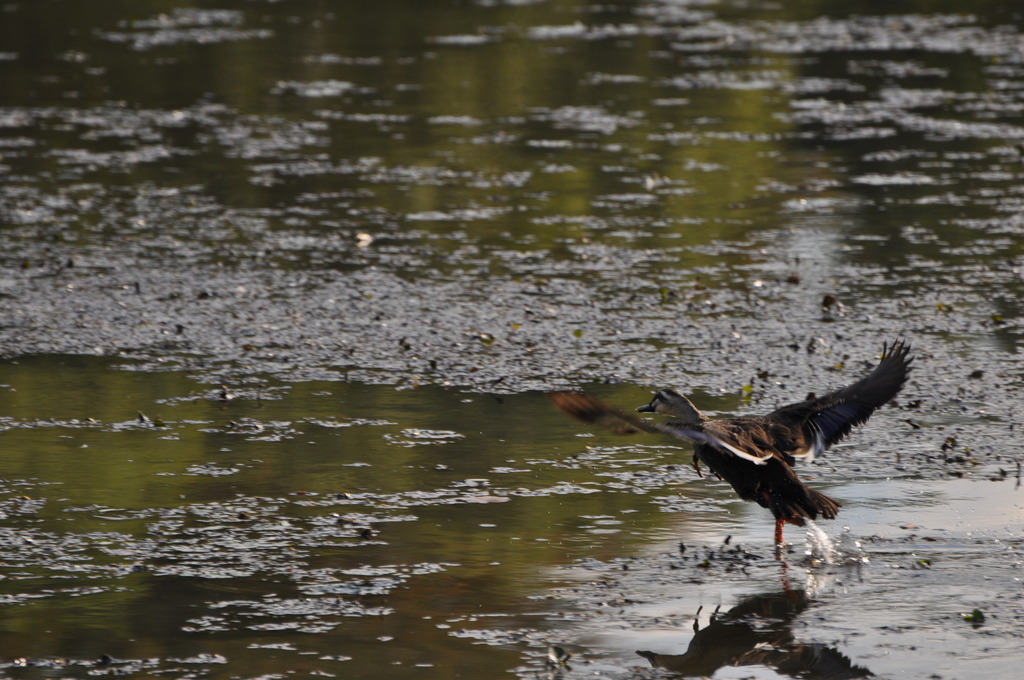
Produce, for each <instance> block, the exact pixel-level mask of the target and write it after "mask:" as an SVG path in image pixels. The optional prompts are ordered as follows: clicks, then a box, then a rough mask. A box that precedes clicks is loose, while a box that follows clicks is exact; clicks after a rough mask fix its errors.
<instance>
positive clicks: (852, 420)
mask: <svg viewBox="0 0 1024 680" xmlns="http://www.w3.org/2000/svg"><path fill="white" fill-rule="evenodd" d="M912 361H913V357H912V356H910V345H908V344H907V343H906V342H905V341H904V340H897V341H895V342H893V343H892V345H889V346H886V345H883V346H882V360H881V361H880V362H879V364H878V366H876V367H875V370H873V371H871V373H869V374H867V375H866V376H864V377H863V378H861V379H860V380H858V381H857V382H855V383H853V384H852V385H849V386H848V387H844V388H842V389H839V390H835V391H834V392H829V393H828V394H826V395H824V396H821V397H818V398H816V399H809V400H807V401H802V402H799V403H797V404H790V405H789V406H783V407H782V408H780V409H778V410H776V411H774V412H772V413H770V414H769V415H768V416H766V417H765V419H766V420H768V421H773V422H777V423H780V424H784V425H788V426H791V427H796V428H800V429H802V430H803V433H804V435H805V436H806V437H807V441H808V445H807V447H806V448H805V449H804V450H802V451H798V452H791V454H792V455H795V456H797V457H804V458H805V459H811V458H813V457H814V456H815V455H817V454H819V453H821V452H822V451H824V450H825V449H827V448H828V447H830V446H832V445H833V444H835V443H836V442H838V441H840V440H841V439H842V438H843V437H845V436H846V435H848V434H849V433H850V430H852V429H853V428H854V427H856V426H857V425H861V424H862V423H864V422H865V421H867V419H868V418H870V417H871V414H872V413H874V412H875V410H876V409H878V408H879V407H881V406H883V405H885V404H886V403H888V402H889V401H890V400H892V399H893V397H895V396H896V395H897V394H898V393H899V391H900V389H901V388H902V387H903V384H904V383H905V382H906V381H907V376H908V375H909V373H910V364H911V362H912Z"/></svg>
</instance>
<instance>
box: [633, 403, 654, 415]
mask: <svg viewBox="0 0 1024 680" xmlns="http://www.w3.org/2000/svg"><path fill="white" fill-rule="evenodd" d="M636 410H637V412H639V413H654V412H655V411H654V406H652V405H651V404H644V405H643V406H638V407H637V409H636Z"/></svg>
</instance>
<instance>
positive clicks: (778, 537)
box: [775, 519, 786, 548]
mask: <svg viewBox="0 0 1024 680" xmlns="http://www.w3.org/2000/svg"><path fill="white" fill-rule="evenodd" d="M785 523H786V520H784V519H777V520H775V547H776V548H779V547H781V546H782V526H783V525H784V524H785Z"/></svg>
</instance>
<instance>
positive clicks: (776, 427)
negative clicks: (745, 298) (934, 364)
mask: <svg viewBox="0 0 1024 680" xmlns="http://www.w3.org/2000/svg"><path fill="white" fill-rule="evenodd" d="M911 361H912V357H911V356H910V346H909V345H907V344H906V343H905V342H903V341H897V342H894V343H893V344H892V345H891V346H889V347H884V348H883V356H882V360H881V362H879V364H878V366H877V367H876V368H875V369H874V370H873V371H872V372H871V373H869V374H868V375H867V376H865V377H864V378H862V379H860V380H859V381H857V382H855V383H854V384H852V385H850V386H848V387H844V388H842V389H839V390H835V391H833V392H829V393H828V394H826V395H824V396H821V397H813V398H810V399H807V400H806V401H801V402H798V403H795V404H790V405H789V406H783V407H782V408H780V409H777V410H775V411H773V412H771V413H769V414H768V415H765V416H751V417H739V418H724V419H721V420H711V419H710V418H707V417H706V416H705V415H704V414H702V413H701V412H700V411H698V410H697V408H696V407H694V405H693V404H692V403H691V402H690V400H689V399H687V398H686V397H684V396H682V395H681V394H679V393H678V392H676V391H674V390H670V389H663V390H658V391H657V392H656V393H655V395H654V398H653V399H652V400H651V402H650V403H649V404H647V405H646V406H641V407H640V408H638V409H637V410H638V411H641V412H647V413H661V414H664V415H668V416H671V417H672V418H673V419H674V420H672V421H670V422H666V423H661V422H656V421H651V420H645V419H642V418H637V417H636V416H633V415H630V414H627V413H624V412H622V411H619V410H617V409H614V408H612V407H610V406H608V405H606V404H604V403H602V402H600V401H598V400H596V399H594V398H593V397H590V396H588V395H585V394H582V393H579V392H554V393H552V394H550V395H549V396H550V398H551V400H552V401H553V402H554V403H555V404H556V405H557V406H558V407H559V408H560V409H562V410H563V411H565V412H566V413H568V414H569V415H571V416H573V417H575V418H577V419H579V420H582V421H583V422H586V423H592V424H597V425H603V426H605V427H609V428H611V429H613V430H615V431H618V432H635V431H638V430H639V431H644V432H655V433H663V434H669V435H672V436H674V437H678V438H680V439H685V440H687V441H690V442H692V443H693V445H694V463H695V465H696V466H697V470H698V472H699V470H700V464H701V463H703V464H704V465H706V466H707V467H708V469H710V470H711V471H712V472H713V473H714V474H715V475H717V476H718V477H719V478H721V479H723V480H725V481H726V482H728V483H729V484H730V485H731V486H732V488H733V489H734V490H735V491H736V493H737V494H739V496H740V498H742V499H743V500H746V501H752V502H754V503H757V504H758V505H760V506H762V507H764V508H767V509H769V510H771V512H772V514H773V515H774V516H775V520H776V530H775V540H776V543H781V542H782V525H783V523H786V522H788V523H790V524H795V525H797V526H803V525H804V524H805V522H806V520H807V519H817V518H818V517H823V518H825V519H833V518H834V517H835V516H836V513H837V512H838V511H839V503H837V502H836V501H835V500H833V499H831V498H829V497H828V496H826V495H825V494H822V493H819V492H817V491H814V490H813V489H809V488H807V486H806V485H805V484H804V483H803V482H802V481H800V479H799V478H797V476H796V473H795V472H794V471H793V468H792V465H793V464H794V462H795V461H796V460H797V459H803V460H806V461H810V460H812V459H813V458H814V457H815V456H816V455H818V454H819V453H821V452H823V451H825V450H826V449H828V448H829V447H830V446H831V445H832V444H835V443H836V442H838V441H839V440H841V439H842V438H843V437H845V436H846V435H848V434H849V433H850V431H851V430H852V429H853V428H854V427H855V426H857V425H860V424H862V423H864V422H865V421H867V419H868V418H869V417H870V416H871V414H872V413H874V411H875V410H876V409H878V408H879V407H881V406H883V405H884V404H886V403H887V402H889V401H890V400H892V398H893V397H895V396H896V394H897V393H898V392H899V391H900V389H901V388H902V387H903V384H904V383H905V382H906V380H907V375H908V373H909V371H910V363H911Z"/></svg>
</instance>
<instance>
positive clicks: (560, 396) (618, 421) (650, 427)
mask: <svg viewBox="0 0 1024 680" xmlns="http://www.w3.org/2000/svg"><path fill="white" fill-rule="evenodd" d="M548 398H549V399H551V401H552V402H554V404H555V406H557V407H558V408H559V409H561V410H562V411H564V412H565V413H567V414H569V415H570V416H572V417H573V418H576V419H577V420H581V421H583V422H584V423H589V424H591V425H600V426H602V427H607V428H608V429H610V430H612V431H613V432H617V433H619V434H633V433H634V432H649V433H652V434H667V435H670V436H672V437H676V438H677V439H685V440H687V441H689V442H693V443H696V444H708V445H711V446H714V447H716V448H719V449H721V450H722V451H725V452H727V453H732V454H734V455H736V456H739V457H740V458H744V459H746V460H749V461H750V462H752V463H755V464H757V465H764V464H765V462H766V461H767V460H768V459H769V458H771V457H772V454H771V453H767V454H765V453H763V452H760V451H756V450H755V451H753V452H748V451H745V450H743V449H742V448H740V447H737V446H734V445H732V444H730V443H728V442H727V441H725V439H724V438H723V437H721V436H719V435H717V434H716V433H715V432H713V431H710V432H709V431H705V430H704V429H703V428H700V427H691V426H688V425H683V424H681V423H659V422H655V421H653V420H645V419H643V418H637V417H636V416H634V415H632V414H629V413H625V412H623V411H620V410H618V409H617V408H613V407H611V406H609V405H607V404H605V403H604V402H601V401H598V400H597V399H594V398H593V397H591V396H589V395H587V394H583V393H582V392H550V393H548Z"/></svg>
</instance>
